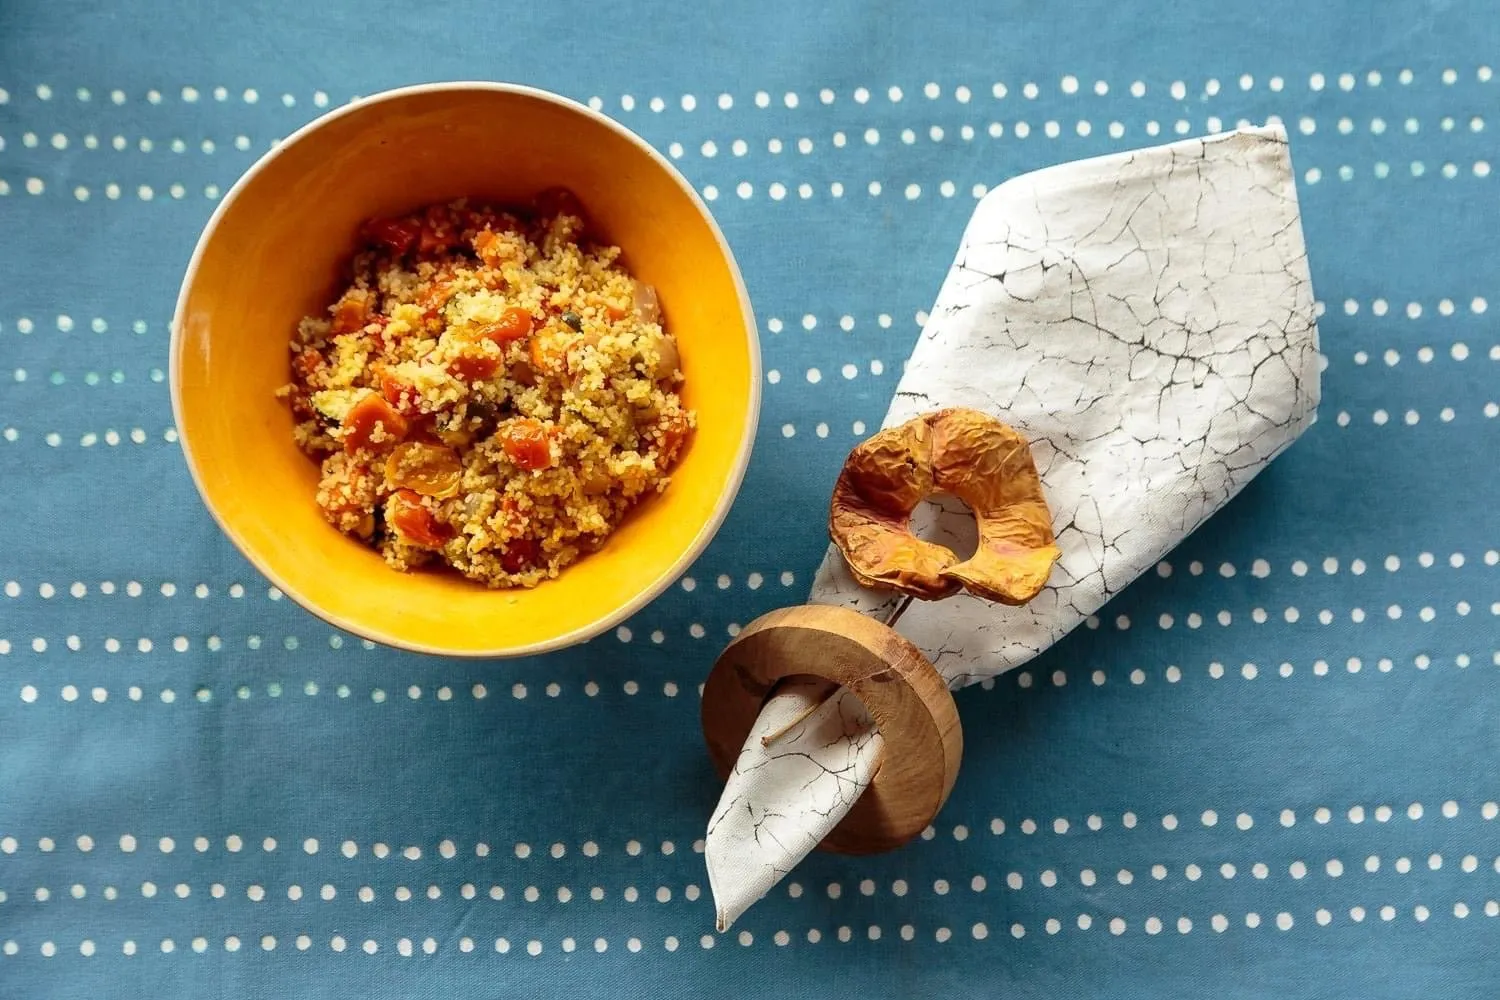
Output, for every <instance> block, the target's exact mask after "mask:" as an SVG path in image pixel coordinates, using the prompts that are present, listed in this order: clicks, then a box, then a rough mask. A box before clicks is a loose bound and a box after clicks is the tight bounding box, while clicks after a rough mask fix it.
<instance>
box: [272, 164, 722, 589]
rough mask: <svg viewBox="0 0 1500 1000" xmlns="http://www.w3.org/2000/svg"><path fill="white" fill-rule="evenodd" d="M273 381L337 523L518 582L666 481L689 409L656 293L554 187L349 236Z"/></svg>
mask: <svg viewBox="0 0 1500 1000" xmlns="http://www.w3.org/2000/svg"><path fill="white" fill-rule="evenodd" d="M360 241H361V245H362V248H361V250H360V251H359V252H358V253H357V254H356V256H355V257H354V259H353V263H352V280H351V283H350V284H349V286H348V287H347V288H346V289H345V290H344V292H343V294H341V295H340V296H339V297H338V299H337V300H336V301H335V302H334V303H333V304H332V305H331V306H330V307H329V308H328V312H327V314H326V315H323V316H309V317H307V318H305V319H303V320H302V322H301V323H300V325H299V326H298V328H297V331H296V334H295V336H294V337H293V338H292V345H291V351H292V363H291V367H292V381H291V383H290V384H289V385H287V386H286V387H285V388H283V389H282V390H281V392H282V395H283V396H284V397H285V398H286V399H287V401H288V402H289V404H290V406H291V408H292V412H293V414H294V417H295V420H296V421H297V423H296V428H295V431H294V433H295V437H296V442H297V444H298V446H299V447H301V448H302V449H303V450H304V451H305V452H306V453H307V454H308V455H309V456H311V457H312V458H313V459H314V460H316V461H317V462H318V463H319V464H320V467H321V471H322V476H321V480H320V482H319V484H318V489H317V503H318V506H319V507H320V508H322V511H323V514H324V516H325V517H326V518H327V519H328V521H329V522H330V523H331V524H332V525H333V526H334V527H336V528H338V530H340V531H343V532H345V533H347V534H349V535H352V536H354V537H356V538H359V539H361V540H363V541H364V542H367V543H368V544H370V545H372V546H375V547H376V548H378V549H379V551H380V552H381V554H382V555H383V556H384V557H385V561H386V562H387V563H388V564H390V565H391V566H392V567H394V568H396V569H398V570H413V569H416V568H418V567H422V566H427V565H433V566H440V565H446V566H448V567H451V568H453V569H455V570H457V571H458V572H460V573H462V574H463V575H464V576H467V577H469V578H471V579H473V580H476V581H479V582H482V583H484V584H486V585H488V586H490V587H531V586H535V585H536V584H538V583H540V582H541V581H543V580H545V579H548V578H549V577H555V576H556V575H557V574H558V573H559V572H560V571H561V570H562V569H563V568H564V567H566V566H568V565H569V564H571V563H573V562H575V561H576V560H577V559H579V558H580V557H581V556H583V555H584V554H585V553H587V552H589V551H591V550H594V549H597V548H598V547H599V546H600V545H602V544H603V543H604V541H605V540H606V539H607V538H608V537H609V535H610V533H611V532H613V531H614V530H615V528H616V527H617V526H618V525H619V524H620V522H621V520H622V519H623V518H624V517H625V516H626V515H627V513H628V512H629V511H630V510H631V508H632V507H634V506H635V505H637V504H639V503H641V502H642V501H643V500H644V499H645V498H647V497H649V496H650V495H651V494H654V493H658V492H660V491H662V490H664V489H666V487H667V484H668V481H669V478H670V476H669V473H670V471H671V469H672V468H673V466H674V464H675V463H676V462H677V460H678V457H679V456H680V454H681V453H682V450H683V448H684V446H685V444H686V442H687V439H688V436H689V435H690V434H691V432H692V428H693V426H694V422H695V418H694V415H693V413H692V412H691V411H689V410H687V409H686V408H684V406H683V403H682V399H681V397H680V396H679V395H678V390H679V389H680V387H681V385H682V382H683V375H682V371H681V365H680V362H679V359H678V353H677V346H676V343H675V341H674V339H673V337H672V336H671V335H670V334H669V333H667V332H666V331H665V330H664V329H663V326H662V315H661V310H660V307H659V305H658V302H657V297H656V293H655V291H654V290H653V289H652V288H651V287H650V286H649V285H645V284H643V283H641V282H639V281H637V280H636V279H634V278H633V277H632V276H631V275H630V273H629V272H628V271H627V270H626V269H625V267H624V266H623V264H622V261H621V256H620V250H619V249H618V248H616V247H612V246H603V245H599V244H597V243H595V242H593V241H591V240H590V239H589V236H588V234H587V232H586V229H585V219H584V214H583V212H582V210H581V209H580V208H579V206H578V204H577V202H576V201H575V200H574V199H573V198H572V196H571V195H569V194H568V193H567V192H547V193H545V194H543V195H542V196H539V198H538V199H537V200H536V204H535V205H533V206H530V207H529V208H528V209H526V210H501V209H497V208H492V207H488V206H481V205H471V204H469V203H467V202H464V201H459V202H456V203H453V204H449V205H438V206H432V207H429V208H426V209H424V210H422V211H420V212H417V213H415V214H412V215H409V216H405V217H402V218H391V219H376V220H371V221H370V222H368V223H366V224H365V225H364V226H363V228H362V230H361V233H360Z"/></svg>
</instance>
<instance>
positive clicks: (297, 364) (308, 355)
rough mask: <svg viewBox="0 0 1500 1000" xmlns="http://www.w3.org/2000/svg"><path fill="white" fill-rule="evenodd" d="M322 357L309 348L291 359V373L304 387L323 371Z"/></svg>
mask: <svg viewBox="0 0 1500 1000" xmlns="http://www.w3.org/2000/svg"><path fill="white" fill-rule="evenodd" d="M324 363H325V362H324V360H323V355H321V354H319V353H318V352H317V351H315V350H313V349H312V348H311V347H309V348H308V349H307V350H305V351H303V352H302V353H301V354H298V355H297V356H296V357H295V358H293V359H292V372H293V373H294V374H295V375H296V376H297V378H298V379H299V380H300V381H301V382H302V384H303V385H306V384H307V383H308V382H311V381H312V378H313V376H314V375H316V374H317V373H318V372H320V371H322V370H323V365H324Z"/></svg>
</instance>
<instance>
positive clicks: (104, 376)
mask: <svg viewBox="0 0 1500 1000" xmlns="http://www.w3.org/2000/svg"><path fill="white" fill-rule="evenodd" d="M1413 305H1415V303H1413ZM1417 308H1420V307H1417ZM881 318H882V319H883V320H886V321H889V319H890V317H889V316H888V315H885V314H882V316H881ZM803 321H804V323H806V322H809V321H811V322H812V323H813V324H814V325H816V317H814V316H812V315H811V314H809V315H807V316H805V317H803ZM926 321H927V314H926V312H925V311H924V312H919V313H918V314H917V323H918V325H922V324H925V323H926ZM772 324H774V325H775V326H777V327H778V328H784V324H782V323H781V321H780V320H779V319H776V318H774V317H773V318H772V319H771V320H769V321H768V326H769V325H772ZM840 324H841V328H842V329H843V330H845V331H846V332H847V331H850V330H853V329H854V326H855V323H854V319H853V317H852V316H847V315H846V316H843V317H841V318H840ZM809 329H811V327H809ZM1445 353H1446V354H1447V356H1448V357H1451V358H1452V359H1453V360H1454V361H1458V362H1463V361H1467V360H1469V358H1470V357H1472V356H1473V352H1472V351H1471V350H1470V348H1469V345H1468V344H1467V343H1466V342H1464V341H1455V342H1454V343H1453V344H1451V345H1449V347H1448V349H1447V351H1446V352H1445ZM1415 355H1416V358H1417V360H1418V361H1419V362H1420V363H1421V364H1424V365H1425V364H1431V363H1432V361H1433V360H1434V359H1435V358H1436V357H1437V352H1435V351H1434V350H1433V348H1432V347H1431V346H1429V345H1424V346H1422V347H1420V348H1418V349H1417V350H1416V352H1415ZM1381 357H1382V360H1383V361H1384V362H1385V364H1386V365H1387V366H1388V367H1392V368H1394V367H1395V366H1396V365H1398V364H1400V362H1401V352H1400V351H1399V350H1397V349H1396V348H1394V347H1392V348H1388V349H1386V351H1385V353H1384V354H1383V355H1382V356H1381ZM1488 357H1489V359H1490V360H1491V361H1500V344H1493V345H1491V346H1490V348H1489V351H1488ZM1351 360H1352V361H1353V362H1354V364H1355V365H1356V366H1364V365H1367V364H1369V363H1370V360H1371V359H1370V354H1369V352H1368V351H1364V350H1359V351H1355V352H1354V353H1353V355H1352V356H1351ZM906 367H907V361H906V360H905V359H902V360H901V361H899V362H889V361H886V360H884V359H882V358H871V359H869V360H868V361H867V362H865V364H864V365H863V367H861V365H860V364H859V363H857V362H854V361H848V362H845V363H844V364H842V365H840V366H839V367H838V368H837V373H838V375H839V376H841V377H842V378H843V379H844V380H845V381H853V380H854V379H857V378H859V377H860V376H861V375H862V374H863V375H866V376H868V377H871V378H880V377H882V376H884V375H886V374H887V371H888V370H899V371H902V372H904V371H905V370H906ZM802 375H803V378H805V379H806V381H807V382H808V384H809V385H817V384H819V383H821V382H822V381H823V379H824V373H823V370H822V369H821V368H820V367H817V366H813V367H810V368H807V369H806V370H805V371H804V372H803V373H802ZM765 376H766V381H767V382H768V383H770V384H771V385H779V384H780V383H781V381H782V378H783V375H782V372H781V370H780V369H778V368H768V369H767V370H766V372H765ZM146 377H147V378H148V379H149V380H150V381H151V382H153V383H157V384H160V383H163V382H165V381H166V373H165V372H164V371H163V370H162V369H160V368H151V369H149V370H148V371H147V373H146ZM11 380H12V381H14V382H16V383H26V382H43V383H45V384H46V385H49V386H54V387H60V386H65V385H70V384H76V383H82V384H83V385H86V386H90V387H92V386H98V385H124V384H125V383H126V382H128V381H129V377H128V376H127V375H126V374H125V371H124V370H123V369H120V368H116V369H114V370H112V371H107V372H104V373H100V372H97V371H85V372H84V373H83V374H82V375H78V374H74V375H72V376H71V377H70V376H69V375H68V374H67V373H66V372H63V371H61V370H59V369H54V370H52V371H51V372H50V373H48V374H47V375H46V376H45V377H43V376H41V375H40V374H39V373H36V372H34V371H28V370H27V369H25V368H15V369H13V370H12V371H11ZM830 380H831V379H830ZM1448 419H1450V420H1451V419H1452V417H1449V418H1448Z"/></svg>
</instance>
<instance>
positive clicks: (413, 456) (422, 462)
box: [385, 441, 464, 497]
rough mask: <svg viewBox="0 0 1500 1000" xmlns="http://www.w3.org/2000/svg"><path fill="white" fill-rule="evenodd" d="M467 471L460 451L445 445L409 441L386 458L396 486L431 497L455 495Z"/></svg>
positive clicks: (389, 475)
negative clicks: (460, 457) (459, 454)
mask: <svg viewBox="0 0 1500 1000" xmlns="http://www.w3.org/2000/svg"><path fill="white" fill-rule="evenodd" d="M463 474H464V467H463V463H462V462H461V461H459V458H458V453H457V452H455V451H454V450H453V449H452V448H449V447H447V446H445V445H441V444H429V443H427V442H423V441H407V442H405V443H403V444H398V445H397V446H396V447H395V449H394V450H392V451H391V454H390V456H389V457H387V458H386V460H385V477H386V479H387V480H389V481H390V484H391V485H392V486H395V487H399V488H402V489H409V490H412V491H413V492H416V493H420V494H422V495H423V496H428V497H451V496H452V495H453V494H455V493H457V492H458V483H459V480H460V479H462V478H463Z"/></svg>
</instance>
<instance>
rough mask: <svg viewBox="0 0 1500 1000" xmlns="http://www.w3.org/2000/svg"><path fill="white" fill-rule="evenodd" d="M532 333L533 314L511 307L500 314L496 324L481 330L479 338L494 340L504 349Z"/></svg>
mask: <svg viewBox="0 0 1500 1000" xmlns="http://www.w3.org/2000/svg"><path fill="white" fill-rule="evenodd" d="M529 333H531V313H529V312H527V311H526V310H525V309H520V308H517V307H516V306H511V307H510V308H509V309H507V310H505V312H503V313H501V314H500V318H499V319H498V320H496V321H495V322H494V323H489V324H486V325H485V326H482V327H480V328H479V336H481V337H483V338H484V339H486V340H492V341H494V342H495V343H496V344H499V345H500V346H501V347H502V348H503V347H508V346H509V345H510V344H513V343H515V342H516V341H518V340H521V339H523V338H524V337H526V336H527V335H528V334H529Z"/></svg>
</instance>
